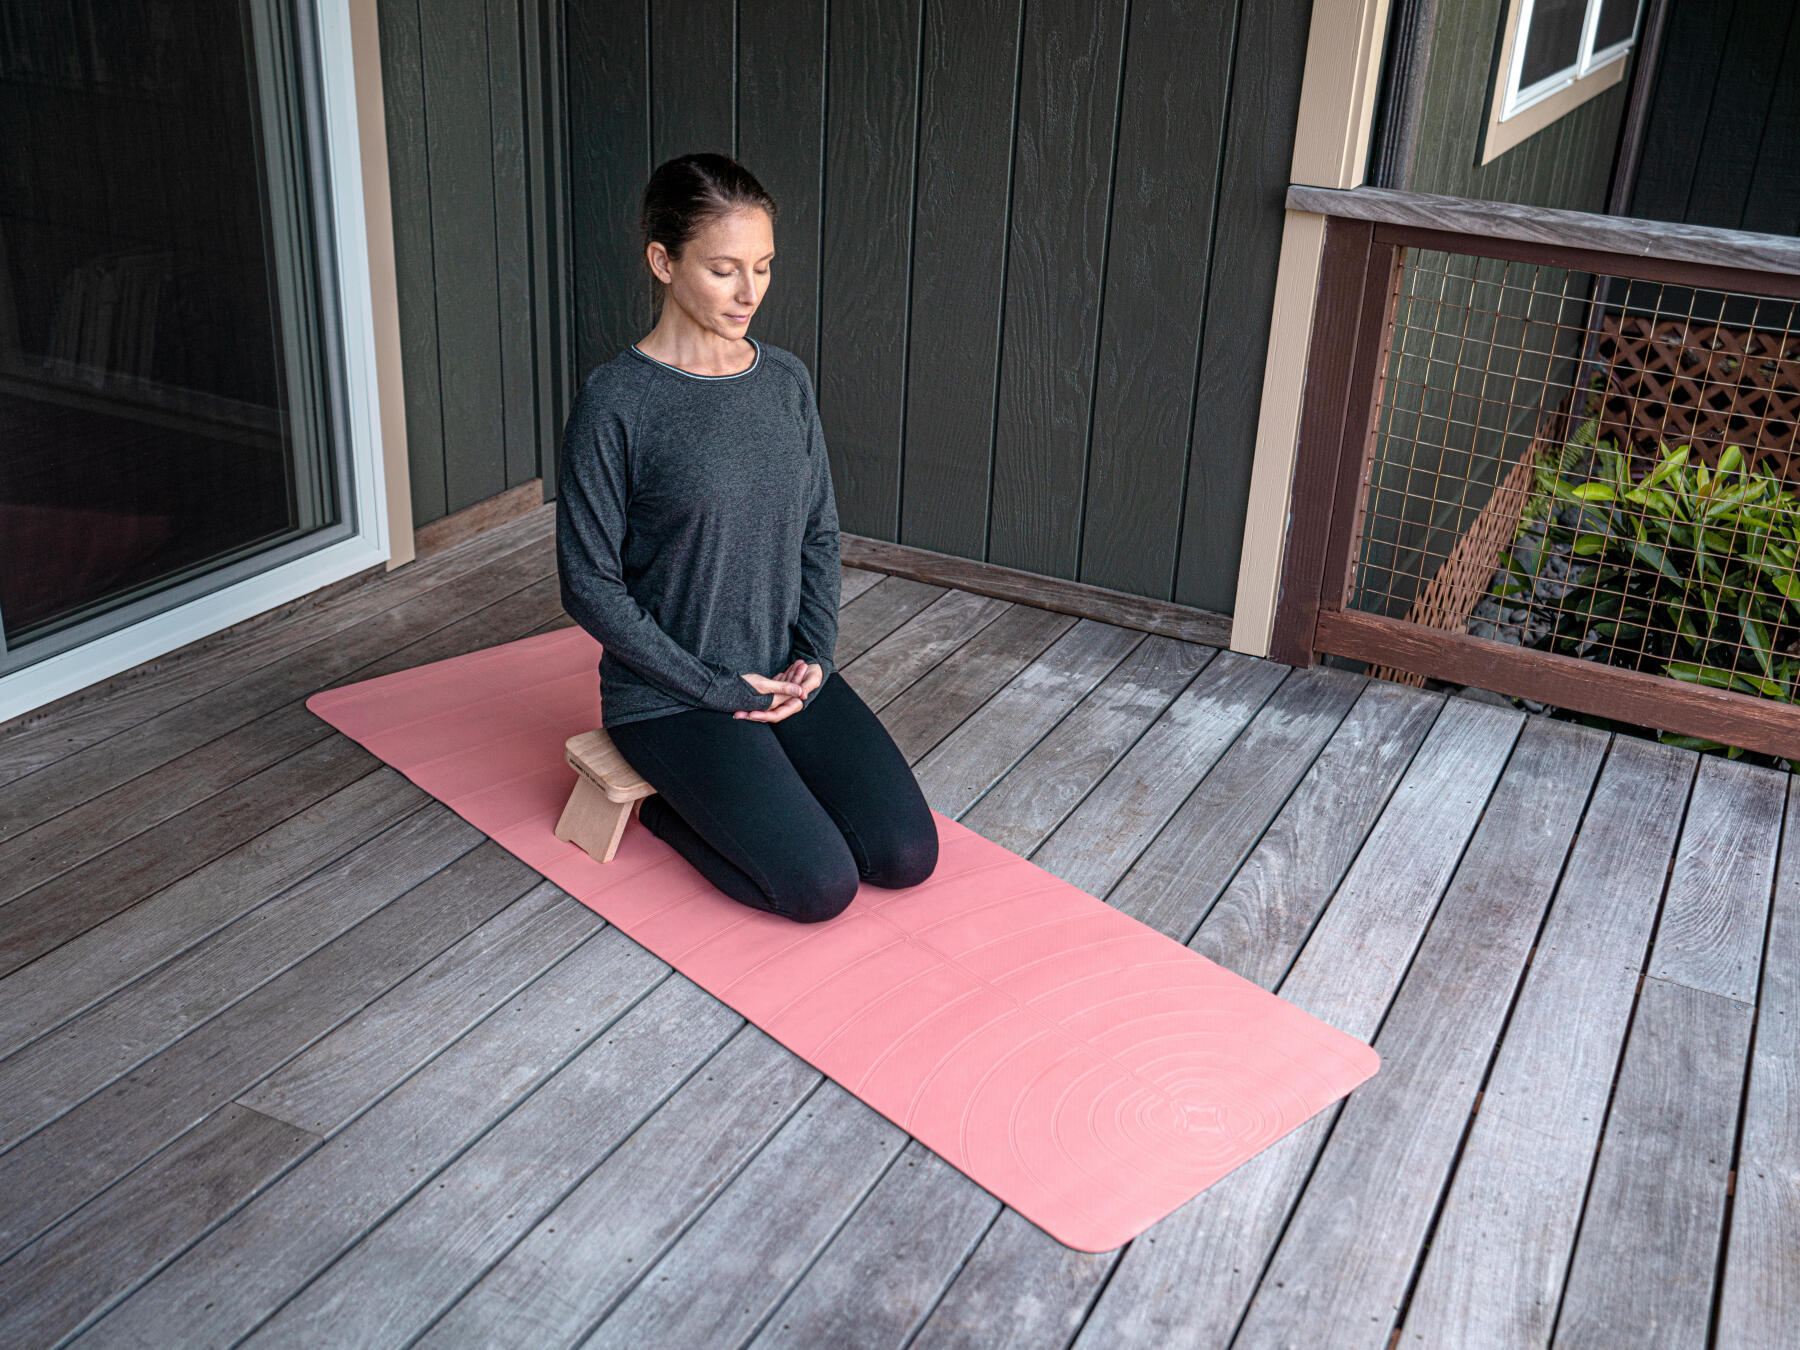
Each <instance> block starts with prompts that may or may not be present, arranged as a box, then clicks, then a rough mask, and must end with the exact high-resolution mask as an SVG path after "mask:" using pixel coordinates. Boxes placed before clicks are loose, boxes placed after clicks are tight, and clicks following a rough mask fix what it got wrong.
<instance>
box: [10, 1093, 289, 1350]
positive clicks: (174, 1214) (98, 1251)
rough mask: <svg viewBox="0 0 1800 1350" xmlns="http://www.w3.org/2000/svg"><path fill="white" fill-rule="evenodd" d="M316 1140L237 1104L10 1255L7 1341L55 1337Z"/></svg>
mask: <svg viewBox="0 0 1800 1350" xmlns="http://www.w3.org/2000/svg"><path fill="white" fill-rule="evenodd" d="M316 1142H317V1140H315V1139H314V1138H313V1136H311V1135H309V1134H307V1133H306V1131H304V1130H298V1129H295V1128H294V1127H293V1126H292V1125H288V1124H286V1123H285V1122H283V1121H279V1120H272V1119H270V1118H269V1117H268V1116H265V1115H261V1114H259V1113H258V1112H255V1111H252V1110H250V1109H249V1108H247V1107H243V1106H238V1105H236V1104H235V1103H233V1104H229V1105H227V1106H225V1107H224V1108H223V1109H221V1110H218V1111H215V1112H213V1114H211V1115H210V1116H208V1117H207V1118H206V1119H205V1120H203V1121H201V1122H200V1123H199V1124H198V1125H196V1126H195V1127H194V1128H193V1129H191V1130H189V1131H188V1132H187V1133H186V1134H184V1135H182V1136H181V1137H180V1138H179V1139H177V1140H176V1141H175V1142H174V1144H172V1145H171V1146H170V1147H169V1148H168V1149H166V1150H165V1151H164V1152H162V1153H161V1154H158V1155H157V1157H156V1160H155V1162H154V1164H153V1165H152V1166H149V1167H142V1168H139V1169H138V1170H137V1171H135V1172H133V1173H131V1175H130V1176H128V1177H126V1178H125V1179H124V1180H123V1181H122V1182H120V1183H119V1184H118V1185H117V1186H114V1187H112V1188H111V1189H110V1190H108V1191H107V1192H106V1193H105V1194H104V1195H102V1196H100V1198H99V1199H97V1200H96V1201H95V1202H94V1203H93V1204H91V1205H85V1206H83V1207H82V1209H81V1210H80V1212H79V1213H77V1214H75V1215H74V1216H72V1217H71V1218H70V1219H69V1220H68V1221H67V1222H65V1223H62V1224H59V1225H57V1226H56V1227H55V1228H53V1229H51V1230H50V1231H49V1232H48V1233H45V1234H44V1235H43V1236H42V1237H40V1238H38V1239H37V1241H35V1242H33V1243H32V1244H31V1245H30V1246H29V1247H27V1248H25V1250H24V1251H22V1252H20V1253H19V1254H18V1255H17V1256H15V1257H14V1258H13V1259H12V1260H11V1261H9V1262H8V1263H7V1267H6V1279H5V1281H4V1282H3V1283H0V1326H4V1327H5V1334H4V1339H5V1342H6V1344H8V1345H53V1344H55V1343H56V1342H57V1341H58V1340H60V1339H61V1338H63V1337H64V1336H67V1335H68V1334H69V1333H70V1332H72V1331H74V1330H75V1329H76V1328H77V1327H79V1326H80V1325H81V1324H82V1323H83V1322H84V1321H86V1320H87V1319H88V1318H89V1317H91V1316H92V1315H93V1313H94V1311H95V1310H96V1309H99V1308H104V1307H105V1306H106V1305H107V1304H108V1303H109V1302H111V1301H112V1300H113V1299H115V1298H117V1297H118V1296H119V1295H120V1294H122V1293H124V1292H125V1291H126V1290H128V1289H130V1288H131V1287H132V1286H133V1285H134V1284H136V1283H137V1282H138V1281H140V1280H142V1279H143V1278H144V1277H145V1276H146V1275H148V1274H150V1273H151V1272H152V1271H153V1270H154V1269H155V1268H156V1267H157V1266H158V1265H160V1264H162V1263H163V1262H164V1261H166V1260H167V1259H168V1258H169V1257H170V1256H172V1255H173V1254H174V1253H175V1252H176V1251H178V1250H179V1249H180V1248H181V1246H182V1244H184V1243H185V1242H186V1241H187V1240H188V1239H189V1237H190V1236H191V1235H192V1234H194V1233H196V1232H199V1231H200V1230H202V1229H204V1228H205V1227H206V1226H207V1225H208V1224H209V1223H211V1222H212V1221H213V1220H215V1219H217V1218H219V1217H220V1216H221V1215H223V1214H226V1213H228V1212H229V1211H230V1210H231V1209H232V1208H233V1207H234V1206H236V1205H237V1204H239V1203H240V1202H241V1201H242V1200H243V1199H244V1198H245V1197H246V1196H248V1195H249V1194H250V1193H251V1192H253V1191H255V1190H256V1189H257V1188H259V1187H260V1186H262V1185H263V1184H264V1183H265V1182H266V1181H267V1180H268V1179H269V1178H270V1177H271V1176H273V1175H274V1174H275V1173H276V1172H278V1171H280V1170H281V1168H282V1166H283V1165H285V1164H286V1163H289V1162H291V1161H293V1160H294V1159H295V1158H297V1157H299V1156H300V1155H301V1154H302V1153H305V1152H306V1151H307V1149H308V1148H309V1147H310V1146H311V1145H313V1144H315V1143H316Z"/></svg>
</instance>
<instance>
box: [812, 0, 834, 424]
mask: <svg viewBox="0 0 1800 1350" xmlns="http://www.w3.org/2000/svg"><path fill="white" fill-rule="evenodd" d="M824 10H825V16H824V18H825V21H824V22H823V23H822V24H820V25H819V32H820V51H819V220H818V224H817V227H816V228H817V232H818V239H817V241H816V245H815V249H814V256H815V257H816V258H817V260H818V263H817V266H816V267H815V268H814V276H813V339H812V340H813V361H812V365H813V402H815V403H817V402H818V397H819V395H818V391H819V389H820V387H821V381H822V377H823V376H824V374H825V213H826V211H827V210H829V209H830V208H829V205H828V203H827V201H826V198H825V191H826V186H827V184H826V178H827V177H828V172H829V170H830V167H831V0H824ZM823 420H824V409H822V408H821V409H820V421H821V422H822V421H823ZM827 454H828V455H829V447H828V449H827Z"/></svg>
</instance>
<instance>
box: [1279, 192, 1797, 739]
mask: <svg viewBox="0 0 1800 1350" xmlns="http://www.w3.org/2000/svg"><path fill="white" fill-rule="evenodd" d="M1288 205H1289V207H1290V208H1292V209H1295V210H1304V211H1312V212H1317V213H1320V214H1323V215H1325V216H1326V217H1327V218H1328V219H1327V224H1326V233H1325V245H1324V255H1323V261H1322V270H1321V274H1320V279H1319V288H1318V294H1317V300H1316V307H1315V312H1314V316H1313V336H1312V346H1311V356H1310V358H1309V362H1308V369H1307V378H1306V389H1305V397H1304V402H1303V407H1302V411H1301V421H1300V443H1299V448H1298V457H1297V461H1296V464H1295V473H1294V486H1293V498H1292V510H1291V515H1290V525H1289V531H1288V540H1287V550H1286V556H1285V558H1284V563H1283V571H1282V583H1281V598H1280V603H1279V606H1278V608H1277V612H1276V622H1275V630H1274V636H1273V643H1272V653H1271V654H1272V655H1274V656H1276V657H1278V658H1279V659H1282V660H1285V661H1288V662H1290V663H1292V664H1295V665H1308V664H1311V663H1312V661H1313V660H1314V659H1316V657H1318V656H1319V655H1321V654H1326V653H1331V654H1335V655H1339V656H1343V657H1348V658H1352V659H1355V660H1360V661H1365V662H1368V663H1370V666H1371V668H1372V670H1374V672H1375V673H1378V674H1383V675H1386V676H1388V677H1390V678H1398V679H1401V680H1405V681H1408V682H1411V683H1415V684H1417V683H1422V682H1423V680H1424V679H1425V678H1426V677H1432V678H1437V679H1443V680H1447V681H1451V682H1454V683H1458V684H1466V685H1477V686H1480V687H1482V688H1486V689H1492V690H1496V691H1499V692H1502V693H1505V694H1511V695H1521V696H1524V697H1527V698H1531V699H1536V700H1541V701H1543V702H1545V703H1549V704H1554V705H1556V706H1558V707H1563V708H1570V709H1576V710H1580V711H1584V712H1589V713H1596V714H1600V715H1604V716H1608V717H1616V718H1620V719H1623V720H1625V721H1629V722H1634V723H1637V724H1640V725H1643V726H1648V727H1652V728H1656V729H1658V730H1661V731H1664V732H1667V733H1670V734H1673V735H1677V736H1683V737H1691V738H1694V740H1693V741H1692V742H1691V743H1693V744H1708V743H1710V744H1718V745H1733V746H1742V747H1745V748H1748V749H1753V750H1759V751H1764V752H1767V753H1771V754H1777V755H1783V756H1787V757H1790V758H1796V759H1800V707H1797V706H1796V703H1800V572H1797V571H1796V560H1797V557H1800V439H1797V428H1800V304H1796V302H1797V301H1800V239H1792V238H1787V237H1784V236H1772V235H1758V234H1749V233H1744V232H1739V231H1732V230H1717V229H1707V228H1702V227H1696V226H1687V225H1674V224H1660V223H1655V222H1650V221H1639V220H1627V219H1621V218H1616V217H1609V216H1597V215H1589V214H1587V213H1584V212H1576V211H1556V210H1548V209H1543V208H1535V207H1526V206H1517V205H1510V204H1502V203H1489V202H1474V201H1466V200H1463V199H1460V198H1454V197H1435V196H1426V195H1422V194H1414V193H1403V192H1392V191H1387V190H1383V189H1373V188H1357V189H1354V190H1350V191H1333V190H1330V189H1322V188H1303V187H1295V188H1291V189H1289V193H1288Z"/></svg>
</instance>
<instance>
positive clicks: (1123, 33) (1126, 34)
mask: <svg viewBox="0 0 1800 1350" xmlns="http://www.w3.org/2000/svg"><path fill="white" fill-rule="evenodd" d="M1120 25H1121V26H1120V29H1119V64H1118V69H1117V70H1116V72H1115V81H1116V82H1115V87H1114V89H1113V125H1112V141H1111V143H1110V145H1109V147H1108V149H1107V156H1106V157H1107V160H1108V164H1107V174H1106V220H1105V221H1104V222H1103V223H1102V224H1101V226H1100V290H1099V295H1098V299H1099V302H1100V303H1099V311H1098V313H1096V314H1095V316H1094V363H1093V366H1092V367H1091V368H1090V370H1089V374H1088V420H1087V438H1086V440H1085V441H1084V442H1083V444H1082V447H1081V495H1080V496H1079V497H1078V498H1077V499H1076V503H1075V566H1074V568H1073V571H1074V573H1075V580H1077V581H1080V580H1081V579H1082V576H1081V564H1082V560H1083V558H1084V557H1085V555H1086V553H1087V503H1088V482H1089V480H1090V479H1092V477H1093V474H1094V409H1095V407H1096V405H1097V404H1098V403H1099V395H1100V349H1101V346H1102V344H1103V342H1104V340H1105V336H1106V274H1107V272H1108V270H1109V265H1110V264H1111V262H1112V221H1113V207H1114V205H1115V204H1116V203H1117V201H1118V196H1119V127H1120V125H1121V123H1122V121H1123V119H1124V112H1125V62H1126V53H1127V51H1128V50H1129V48H1130V46H1131V0H1125V13H1124V16H1123V17H1122V18H1121V19H1120Z"/></svg>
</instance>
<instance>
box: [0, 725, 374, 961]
mask: <svg viewBox="0 0 1800 1350" xmlns="http://www.w3.org/2000/svg"><path fill="white" fill-rule="evenodd" d="M343 740H344V738H343V737H333V738H327V739H325V740H322V741H318V742H315V743H314V744H312V745H309V746H308V747H307V748H306V749H304V750H302V751H300V752H299V753H298V754H295V755H290V756H288V757H287V758H286V759H283V760H280V761H278V762H277V763H275V764H271V765H270V766H269V767H268V768H266V769H263V770H261V771H260V772H258V773H253V774H251V775H250V776H249V777H248V778H245V779H241V780H239V781H238V782H236V783H233V784H232V785H231V786H230V787H228V788H226V789H225V790H224V791H222V792H220V793H217V794H216V795H215V796H214V797H212V798H211V799H209V800H207V801H203V802H199V803H197V804H196V805H194V806H190V807H189V808H188V809H187V810H185V811H182V812H181V813H179V814H178V815H175V816H172V817H170V818H169V819H168V820H165V821H163V822H161V823H160V824H158V825H154V826H152V827H151V828H150V829H147V830H144V831H142V832H141V833H139V834H137V835H135V836H134V837H132V838H130V839H128V840H126V841H125V842H124V843H122V844H120V845H119V846H118V847H116V848H111V849H108V850H107V851H106V852H104V853H101V854H100V855H99V856H98V857H94V858H90V859H88V860H87V861H86V862H85V863H78V864H77V865H76V866H74V867H71V868H69V869H67V870H66V871H63V872H59V873H57V874H55V875H53V876H51V877H48V878H47V879H46V880H44V881H43V882H42V883H41V884H39V885H37V886H34V887H33V888H32V889H31V890H29V891H26V892H25V893H24V894H23V895H20V896H18V897H17V898H16V899H14V900H12V901H11V902H10V903H8V904H7V905H5V906H4V908H0V914H3V915H4V916H5V922H4V926H3V928H0V973H4V972H8V971H13V970H17V969H18V968H19V967H20V966H23V965H25V964H27V963H28V962H30V961H33V960H35V959H36V958H37V957H39V956H42V955H44V954H45V953H46V952H51V951H54V950H55V949H56V948H57V947H59V946H61V945H62V944H63V943H65V942H69V941H71V940H72V939H74V938H76V937H78V936H79V935H81V934H82V933H84V932H86V931H87V930H88V929H89V928H92V927H93V926H94V925H95V924H100V923H105V922H106V921H107V920H109V919H112V918H114V917H116V916H119V915H121V914H124V913H126V912H128V911H129V910H130V909H131V908H132V907H133V906H135V905H137V904H140V903H142V902H143V901H144V900H146V899H147V898H148V897H151V896H154V895H156V893H157V892H159V891H166V890H168V889H169V888H171V887H174V886H178V885H179V884H180V883H181V882H182V881H183V880H184V879H185V878H187V877H189V876H192V875H193V874H194V873H196V872H198V871H201V870H203V869H205V868H207V867H209V866H210V865H211V864H213V863H215V862H217V861H218V860H219V859H220V858H223V857H225V856H227V855H228V854H231V853H234V852H236V851H238V850H240V849H243V848H245V847H246V846H248V845H249V844H250V842H251V841H252V840H254V839H256V838H257V837H258V836H260V835H265V834H267V833H269V831H270V829H271V827H274V828H280V826H279V824H278V823H277V822H281V821H282V820H283V818H284V817H285V816H288V815H289V814H290V813H291V814H292V815H294V816H303V817H306V818H308V819H311V818H312V816H313V808H315V807H316V806H318V805H319V804H320V803H321V802H324V801H328V800H330V799H332V798H333V797H336V796H337V795H338V794H340V793H343V792H346V791H348V790H349V789H350V788H351V787H353V786H354V785H355V784H356V783H358V782H359V781H361V780H362V779H364V778H366V777H368V776H369V775H370V774H372V773H374V772H375V771H376V770H377V769H378V768H379V767H380V761H379V760H377V759H376V758H375V757H374V756H373V755H371V754H369V752H368V751H366V750H364V749H363V748H362V747H361V746H354V750H352V749H349V748H346V747H345V746H344V745H343ZM385 795H386V794H384V796H385ZM375 809H376V810H377V811H378V812H381V811H383V810H384V808H383V807H382V806H381V805H379V804H375Z"/></svg>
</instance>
